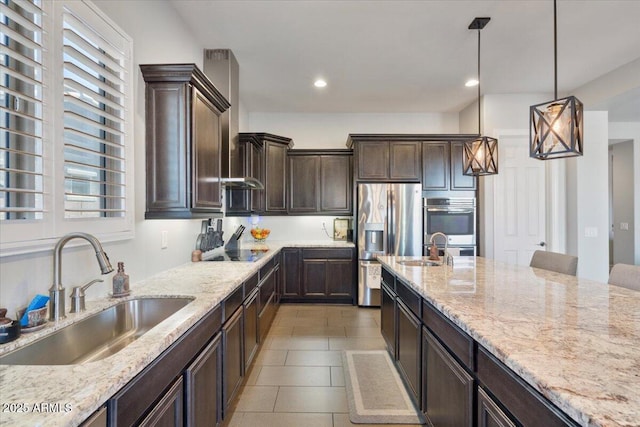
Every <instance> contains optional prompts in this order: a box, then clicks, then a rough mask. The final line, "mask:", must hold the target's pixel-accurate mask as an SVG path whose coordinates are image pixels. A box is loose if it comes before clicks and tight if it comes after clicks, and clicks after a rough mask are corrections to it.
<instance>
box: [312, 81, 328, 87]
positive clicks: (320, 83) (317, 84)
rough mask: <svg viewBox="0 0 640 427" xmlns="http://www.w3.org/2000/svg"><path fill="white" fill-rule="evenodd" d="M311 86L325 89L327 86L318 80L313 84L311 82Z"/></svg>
mask: <svg viewBox="0 0 640 427" xmlns="http://www.w3.org/2000/svg"><path fill="white" fill-rule="evenodd" d="M313 85H314V86H315V87H325V86H326V85H327V82H326V81H324V80H322V79H318V80H316V81H315V82H313Z"/></svg>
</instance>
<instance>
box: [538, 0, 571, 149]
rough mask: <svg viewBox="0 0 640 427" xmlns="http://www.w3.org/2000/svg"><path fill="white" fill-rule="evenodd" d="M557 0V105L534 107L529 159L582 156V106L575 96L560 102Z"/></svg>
mask: <svg viewBox="0 0 640 427" xmlns="http://www.w3.org/2000/svg"><path fill="white" fill-rule="evenodd" d="M556 12H557V6H556V0H553V67H554V68H553V73H554V74H553V78H554V88H553V97H554V100H553V101H549V102H545V103H543V104H537V105H532V106H531V107H530V109H529V111H530V114H529V116H530V119H531V121H530V126H529V138H530V144H529V156H530V157H533V158H536V159H540V160H549V159H559V158H563V157H574V156H582V117H583V114H582V113H583V106H582V102H580V101H579V100H578V98H576V97H575V96H568V97H566V98H562V99H558V41H557V36H558V25H557V18H556Z"/></svg>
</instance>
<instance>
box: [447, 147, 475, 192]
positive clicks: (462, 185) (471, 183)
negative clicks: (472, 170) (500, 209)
mask: <svg viewBox="0 0 640 427" xmlns="http://www.w3.org/2000/svg"><path fill="white" fill-rule="evenodd" d="M463 146H464V143H463V142H452V143H451V189H452V190H475V189H476V179H477V178H476V177H474V176H468V175H464V174H463V172H464V165H463V161H464V148H463Z"/></svg>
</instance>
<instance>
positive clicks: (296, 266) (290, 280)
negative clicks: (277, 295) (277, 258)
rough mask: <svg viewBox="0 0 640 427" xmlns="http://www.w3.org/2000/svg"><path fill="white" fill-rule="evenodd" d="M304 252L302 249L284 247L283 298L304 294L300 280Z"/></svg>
mask: <svg viewBox="0 0 640 427" xmlns="http://www.w3.org/2000/svg"><path fill="white" fill-rule="evenodd" d="M301 259H302V254H301V252H300V249H296V248H283V249H282V268H281V270H282V273H281V277H282V298H283V299H286V298H287V297H290V298H292V297H293V298H295V297H300V296H302V289H301V286H300V285H301V283H300V282H301V281H300V261H301Z"/></svg>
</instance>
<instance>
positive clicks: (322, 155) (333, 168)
mask: <svg viewBox="0 0 640 427" xmlns="http://www.w3.org/2000/svg"><path fill="white" fill-rule="evenodd" d="M288 157H289V180H288V183H287V191H288V198H289V201H288V210H287V211H288V212H289V213H291V214H314V215H318V214H332V215H337V214H344V215H351V213H352V212H351V208H352V196H351V194H352V192H353V188H352V182H353V175H352V167H351V164H352V157H353V155H352V152H351V151H350V150H291V151H290V152H289V154H288Z"/></svg>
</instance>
